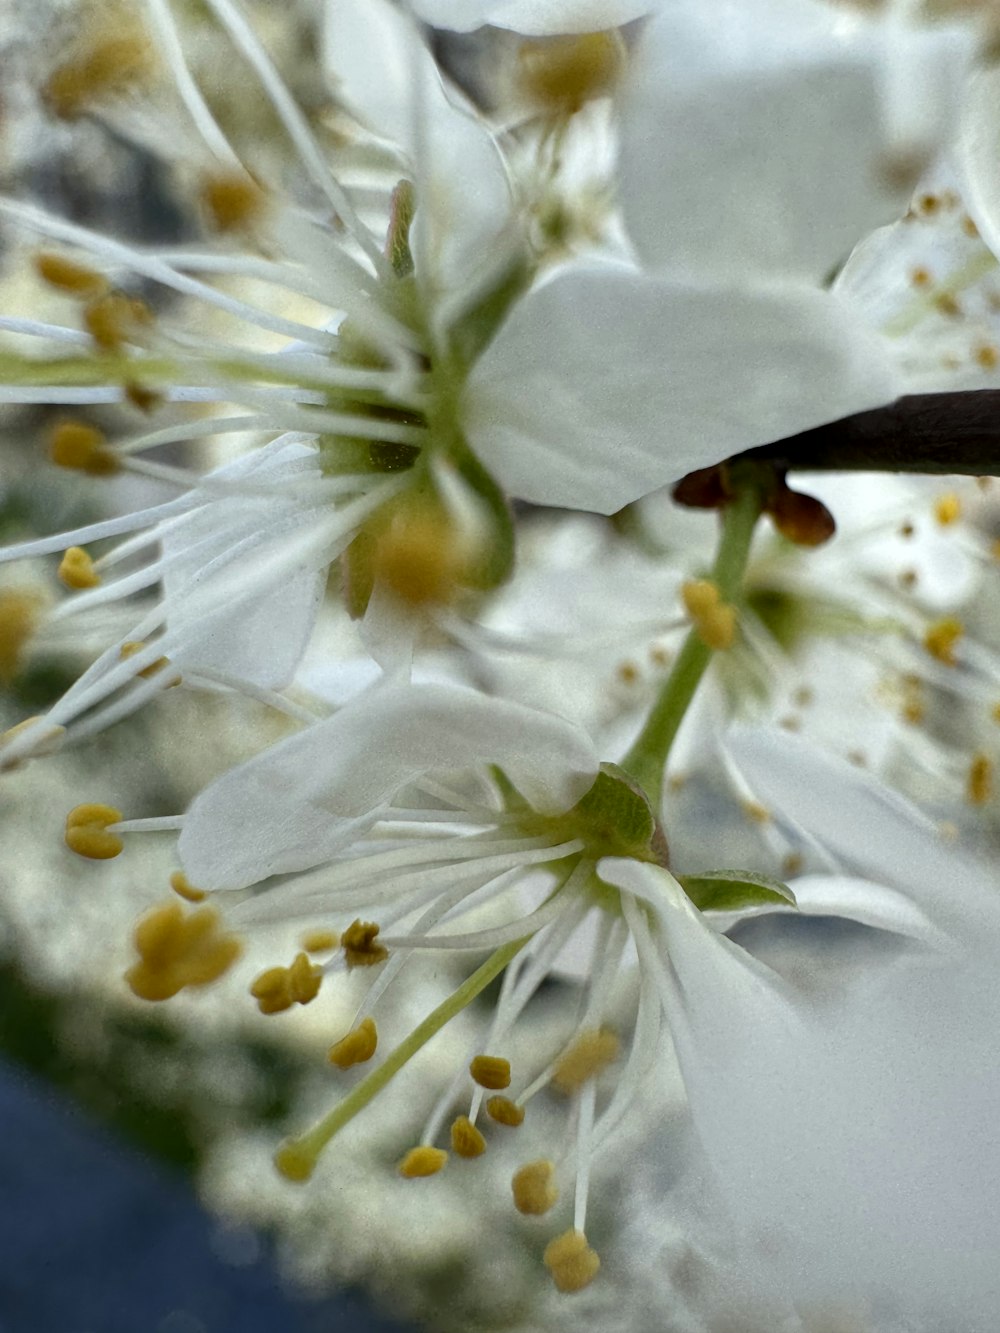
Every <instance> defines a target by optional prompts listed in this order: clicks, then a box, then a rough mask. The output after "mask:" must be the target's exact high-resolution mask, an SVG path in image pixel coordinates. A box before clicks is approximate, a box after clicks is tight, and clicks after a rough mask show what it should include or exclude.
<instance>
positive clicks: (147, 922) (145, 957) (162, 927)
mask: <svg viewBox="0 0 1000 1333" xmlns="http://www.w3.org/2000/svg"><path fill="white" fill-rule="evenodd" d="M134 939H135V947H136V949H137V951H138V953H139V961H138V962H137V963H134V964H133V965H132V967H130V968H129V970H128V971H127V972H126V973H125V980H126V981H127V982H128V985H129V987H130V989H131V991H132V993H133V994H134V995H137V996H138V997H139V999H141V1000H168V999H170V997H171V996H173V995H176V994H177V993H178V991H181V990H183V989H184V988H185V987H187V986H207V985H208V984H209V983H210V982H213V981H217V980H218V978H219V977H221V976H222V975H223V974H224V973H225V972H227V971H228V970H229V968H230V967H232V965H233V963H235V962H236V960H237V958H239V957H240V955H241V954H242V952H243V945H242V944H241V942H240V941H239V939H237V937H236V936H235V935H229V934H227V933H226V932H225V931H224V930H223V929H222V919H221V917H220V916H219V913H218V912H217V911H216V910H215V908H214V907H200V908H198V909H197V910H196V911H194V912H192V913H190V914H189V915H187V916H186V915H185V914H184V909H183V907H182V906H181V904H180V903H179V902H178V901H177V899H176V898H172V899H171V900H170V902H168V903H164V904H163V905H162V906H161V907H154V908H153V910H152V911H151V912H147V914H146V915H145V916H144V917H143V918H142V919H141V920H140V921H139V923H138V925H137V926H136V928H135V936H134Z"/></svg>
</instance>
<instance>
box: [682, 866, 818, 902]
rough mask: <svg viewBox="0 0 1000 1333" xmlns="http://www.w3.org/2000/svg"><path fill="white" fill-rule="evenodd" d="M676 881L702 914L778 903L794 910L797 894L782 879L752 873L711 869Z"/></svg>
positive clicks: (749, 871)
mask: <svg viewBox="0 0 1000 1333" xmlns="http://www.w3.org/2000/svg"><path fill="white" fill-rule="evenodd" d="M677 882H678V883H679V884H680V886H681V887H682V888H683V890H684V892H685V893H686V894H687V896H688V897H689V898H690V899H691V901H692V902H693V903H694V905H695V907H697V908H698V910H699V911H700V912H742V911H745V910H746V909H747V908H748V907H768V906H771V905H773V904H775V903H778V904H780V905H781V906H784V907H795V905H796V903H795V894H794V893H793V892H792V891H791V889H790V888H789V887H788V885H787V884H783V883H782V882H781V880H780V879H771V878H770V876H768V875H758V874H755V873H754V872H753V871H752V870H709V871H706V872H704V873H703V874H700V875H678V876H677Z"/></svg>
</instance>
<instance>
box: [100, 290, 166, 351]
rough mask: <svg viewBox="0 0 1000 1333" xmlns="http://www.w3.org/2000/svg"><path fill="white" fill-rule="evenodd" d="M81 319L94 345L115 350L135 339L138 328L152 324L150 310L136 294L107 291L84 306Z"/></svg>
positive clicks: (138, 331) (138, 333)
mask: <svg viewBox="0 0 1000 1333" xmlns="http://www.w3.org/2000/svg"><path fill="white" fill-rule="evenodd" d="M83 322H84V325H85V327H86V329H87V332H88V333H89V334H90V336H91V337H92V338H93V340H94V342H95V343H97V345H98V347H100V348H102V349H103V350H104V351H106V352H116V351H118V350H119V349H120V348H121V347H123V346H124V344H125V343H127V342H136V341H137V340H138V338H139V336H140V333H141V331H142V329H143V328H146V327H148V326H149V325H150V324H152V322H153V312H152V311H151V310H150V308H149V306H148V305H146V303H145V301H140V300H139V299H138V298H137V297H134V296H125V295H124V294H123V293H121V292H108V293H107V295H106V296H99V297H98V298H97V300H95V301H91V302H90V304H89V305H87V306H86V308H85V309H84V312H83Z"/></svg>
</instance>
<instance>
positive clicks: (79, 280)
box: [34, 250, 108, 297]
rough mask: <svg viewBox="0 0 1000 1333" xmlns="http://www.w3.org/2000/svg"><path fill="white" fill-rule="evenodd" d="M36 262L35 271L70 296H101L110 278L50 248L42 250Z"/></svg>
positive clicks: (44, 280) (50, 284) (36, 257)
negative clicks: (55, 252)
mask: <svg viewBox="0 0 1000 1333" xmlns="http://www.w3.org/2000/svg"><path fill="white" fill-rule="evenodd" d="M34 262H35V272H36V273H37V274H38V276H39V277H40V278H41V279H42V281H43V282H47V283H48V284H49V286H50V287H55V288H56V289H57V290H58V291H61V292H67V293H68V294H69V295H70V296H81V297H93V296H100V295H101V294H102V293H103V292H104V291H105V290H106V289H107V285H108V280H107V278H105V276H104V274H103V273H98V272H97V270H96V269H92V268H87V267H86V266H85V265H84V264H76V263H74V262H73V260H72V259H66V258H65V256H63V255H58V254H54V253H53V252H52V251H50V250H40V251H39V252H38V254H36V255H35V261H34Z"/></svg>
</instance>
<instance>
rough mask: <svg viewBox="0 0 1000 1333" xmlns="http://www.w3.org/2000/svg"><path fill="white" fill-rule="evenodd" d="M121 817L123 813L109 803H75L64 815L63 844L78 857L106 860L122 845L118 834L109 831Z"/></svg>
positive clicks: (114, 854)
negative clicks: (64, 831) (64, 836)
mask: <svg viewBox="0 0 1000 1333" xmlns="http://www.w3.org/2000/svg"><path fill="white" fill-rule="evenodd" d="M121 820H122V812H121V811H120V810H116V809H115V808H114V807H113V806H110V805H93V804H92V805H77V806H74V808H73V809H72V810H71V811H70V812H69V814H68V815H67V816H66V846H67V847H68V848H69V849H70V850H71V851H74V852H76V854H77V855H78V856H86V857H89V858H90V860H92V861H108V860H110V859H111V857H113V856H117V855H118V854H119V852H120V851H121V850H122V848H123V847H124V845H125V844H124V843H123V842H122V840H121V838H120V837H119V836H118V834H117V833H109V832H108V829H109V828H110V826H111V825H112V824H120V823H121Z"/></svg>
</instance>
